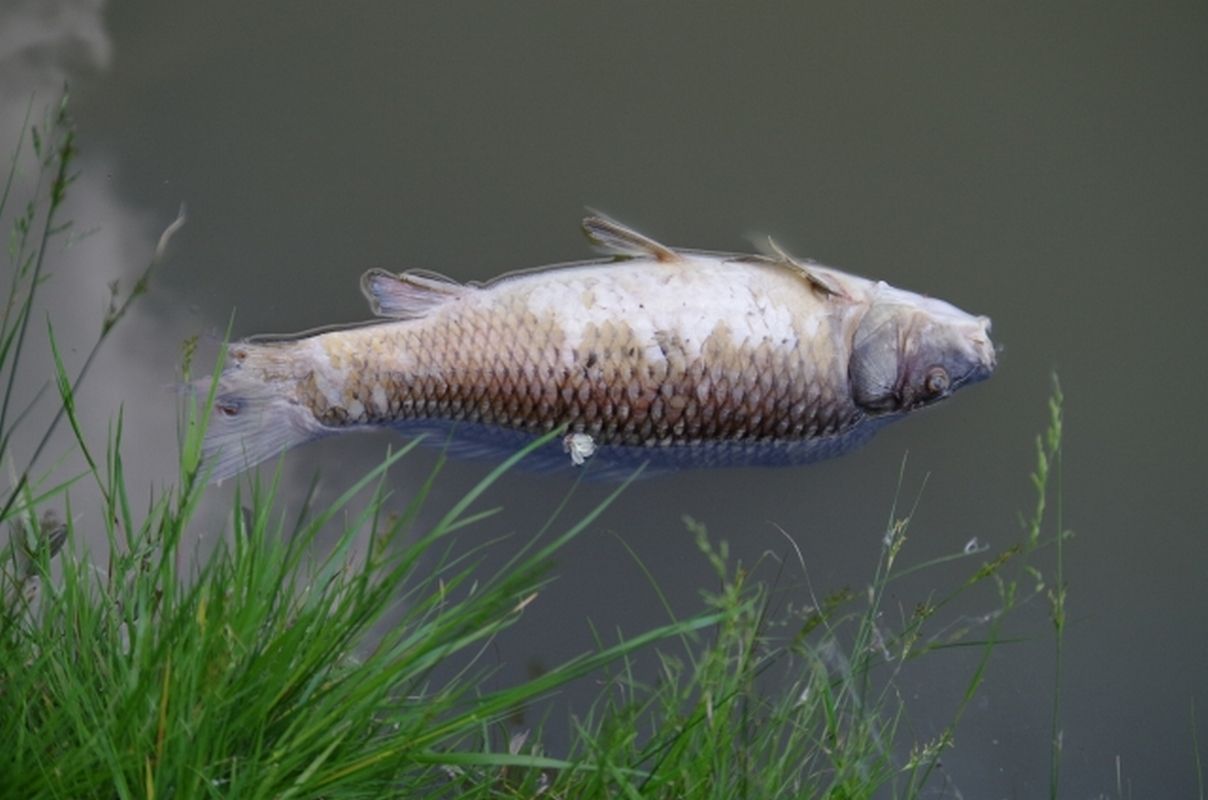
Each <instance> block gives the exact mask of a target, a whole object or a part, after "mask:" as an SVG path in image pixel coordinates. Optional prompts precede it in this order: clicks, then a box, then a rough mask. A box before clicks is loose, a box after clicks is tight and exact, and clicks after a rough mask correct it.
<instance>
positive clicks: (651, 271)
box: [205, 217, 994, 480]
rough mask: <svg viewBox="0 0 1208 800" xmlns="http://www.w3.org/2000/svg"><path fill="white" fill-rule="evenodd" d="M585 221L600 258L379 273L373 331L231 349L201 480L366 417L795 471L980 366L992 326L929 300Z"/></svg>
mask: <svg viewBox="0 0 1208 800" xmlns="http://www.w3.org/2000/svg"><path fill="white" fill-rule="evenodd" d="M584 228H585V230H586V231H587V233H588V235H589V236H590V237H591V238H592V239H593V240H594V241H595V242H596V243H597V244H598V245H600V246H602V247H603V248H604V249H606V250H607V251H608V252H609V253H611V255H612V258H611V259H608V260H604V261H595V262H583V263H579V264H570V265H564V266H557V267H549V268H544V269H540V270H533V271H528V272H520V273H513V274H510V275H505V276H503V277H501V278H497V279H495V280H493V281H491V282H489V283H486V284H460V283H456V282H454V281H451V280H449V279H447V278H444V277H442V276H439V275H435V274H433V273H426V272H406V273H403V274H401V275H392V274H389V273H386V272H383V271H371V272H369V273H367V274H366V275H365V277H364V279H363V281H362V285H363V289H364V291H365V294H366V295H367V297H368V298H369V300H370V303H371V305H372V308H373V310H374V312H375V313H376V314H378V315H379V316H380V317H384V318H386V319H387V321H380V322H376V323H368V324H366V325H364V326H361V327H356V328H351V329H344V330H336V331H331V332H328V333H320V334H316V335H311V336H304V337H301V338H297V339H294V340H290V341H279V342H271V343H250V342H245V343H237V344H234V345H232V346H231V348H230V352H229V360H228V364H227V367H226V369H225V371H224V373H223V375H222V377H221V382H220V386H219V391H218V399H217V402H216V405H215V412H214V416H213V418H212V419H211V421H210V428H209V431H208V434H207V440H206V447H205V451H206V458H207V462H208V464H209V465H211V467H212V477H213V478H214V479H216V480H217V479H221V478H224V477H227V476H229V475H231V474H234V473H236V472H238V471H240V470H241V469H243V468H245V467H247V466H250V465H252V464H254V463H257V462H259V461H262V460H264V459H266V458H269V457H272V456H273V455H275V454H277V453H278V452H280V451H282V450H284V449H286V448H288V447H290V446H293V445H295V444H299V443H301V442H303V441H306V440H308V439H313V438H317V437H319V436H323V435H329V434H331V433H336V432H339V431H343V430H350V429H355V428H365V427H375V426H376V427H384V426H390V427H397V428H401V429H403V430H405V431H406V430H410V431H423V430H431V429H433V428H437V429H440V428H441V427H445V428H447V427H448V426H450V425H452V426H453V430H454V434H453V435H454V439H455V440H456V439H458V438H460V439H462V440H463V441H468V442H469V443H470V444H471V445H472V446H484V445H485V446H487V447H488V448H489V449H504V448H515V447H518V446H520V445H522V444H523V443H524V442H525V441H526V440H528V439H531V438H532V437H533V436H535V435H539V434H542V433H546V432H548V431H551V430H553V429H555V428H559V427H564V428H565V430H566V432H567V434H568V436H572V435H573V436H577V437H578V438H577V439H576V441H577V442H588V443H590V447H589V450H590V452H591V457H590V458H591V460H592V461H593V462H594V461H603V462H605V463H606V464H611V465H621V466H629V465H636V464H638V463H641V462H643V461H649V462H653V463H654V464H655V465H656V466H664V467H669V466H707V465H742V464H774V463H801V462H805V461H812V460H817V459H819V458H823V457H827V456H831V455H835V454H838V453H840V452H843V451H845V450H847V449H850V448H851V447H852V446H854V445H855V444H858V443H859V442H861V441H863V440H865V439H866V438H868V436H870V435H871V434H872V432H874V431H875V430H876V429H877V428H878V427H879V426H880V425H881V424H883V423H884V422H886V421H889V420H890V419H894V418H896V417H898V416H901V415H902V414H904V413H906V412H908V411H911V410H913V409H915V408H918V407H920V406H923V405H929V404H931V403H933V402H935V401H937V400H940V399H942V398H944V397H947V396H948V395H950V394H951V393H952V391H954V390H955V389H956V388H958V387H959V386H962V385H965V384H968V383H972V382H974V381H977V380H980V379H982V378H985V377H987V376H988V375H989V374H990V373H991V372H992V370H993V368H994V349H993V347H992V345H991V344H990V340H989V335H988V333H989V320H988V319H986V318H985V317H973V316H971V315H968V314H965V313H964V312H962V311H960V310H959V309H956V308H955V307H953V306H950V305H948V304H947V303H943V302H942V301H938V300H934V299H930V298H924V297H921V296H919V295H915V294H912V293H910V292H905V291H902V290H898V289H894V288H892V287H889V286H887V285H885V284H883V283H874V282H871V281H868V280H866V279H863V278H859V277H856V276H853V275H848V274H846V273H843V272H840V271H838V270H834V269H830V268H827V267H822V266H819V265H815V264H809V263H803V262H800V261H797V260H795V259H793V258H792V257H790V256H788V255H787V254H785V253H783V252H782V251H780V250H778V249H775V248H774V246H773V252H772V254H771V255H767V256H742V255H731V254H717V253H705V252H698V251H689V250H678V249H672V248H669V247H666V246H664V245H661V244H659V243H658V242H655V241H653V240H651V239H649V238H647V237H645V236H643V235H642V234H639V233H637V232H636V231H632V230H630V229H628V228H625V227H623V226H621V225H619V224H618V223H615V222H613V221H611V220H607V219H603V218H599V217H589V218H588V219H587V220H585V221H584ZM584 437H586V438H584ZM546 457H547V458H557V459H558V460H559V463H561V462H565V463H567V464H569V463H570V460H571V459H570V458H569V457H568V456H566V455H565V454H558V455H557V456H554V455H552V454H550V453H547V454H546ZM578 460H581V459H580V458H576V461H578Z"/></svg>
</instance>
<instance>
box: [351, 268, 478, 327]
mask: <svg viewBox="0 0 1208 800" xmlns="http://www.w3.org/2000/svg"><path fill="white" fill-rule="evenodd" d="M361 291H362V292H364V293H365V297H367V298H369V307H370V308H372V309H373V313H374V314H376V315H377V316H379V317H395V318H397V319H418V318H419V317H423V316H426V315H428V314H430V313H431V312H432V311H433V309H436V308H439V307H440V306H443V305H444V304H445V303H448V302H449V301H451V300H454V299H456V298H458V297H460V296H461V295H463V294H465V293H466V292H472V291H474V287H472V286H466V285H465V284H461V283H458V282H457V281H455V280H453V279H452V278H446V277H445V276H444V275H441V274H439V273H436V272H426V271H423V270H409V271H407V272H404V273H402V274H401V275H394V274H392V273H389V272H387V271H386V270H383V269H371V270H369V271H368V272H366V273H365V274H364V276H362V277H361Z"/></svg>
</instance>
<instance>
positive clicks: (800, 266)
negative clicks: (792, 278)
mask: <svg viewBox="0 0 1208 800" xmlns="http://www.w3.org/2000/svg"><path fill="white" fill-rule="evenodd" d="M760 249H761V250H763V251H764V253H765V255H767V257H768V258H769V259H770V260H772V261H775V262H776V263H777V264H779V265H780V266H782V267H785V268H787V269H791V270H793V271H794V272H797V273H799V274H801V276H802V277H804V278H805V279H806V280H807V281H809V284H810V286H812V287H813V288H814V290H815V291H817V292H819V293H821V294H822V295H824V296H826V297H845V296H846V293H845V292H844V291H843V288H842V287H841V286H839V284H837V283H836V282H835V281H834V280H833V279H832V278H831V277H830V276H829V275H826V274H824V273H822V272H820V271H819V270H816V269H814V265H813V264H811V263H809V262H803V261H799V260H797V259H796V258H794V257H793V256H792V255H790V254H789V253H788V252H787V251H785V250H784V248H782V247H781V246H780V245H779V244H777V243H776V240H775V239H773V238H772V237H771V236H769V237H768V238H767V245H766V247H761V248H760Z"/></svg>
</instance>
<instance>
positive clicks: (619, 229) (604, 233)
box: [583, 215, 680, 263]
mask: <svg viewBox="0 0 1208 800" xmlns="http://www.w3.org/2000/svg"><path fill="white" fill-rule="evenodd" d="M583 232H584V233H586V234H587V238H588V239H591V241H592V242H593V243H594V244H595V245H596V246H597V247H599V248H600V249H601V250H603V251H604V252H606V253H611V254H612V255H614V256H621V257H623V258H653V259H654V260H655V261H662V262H664V263H666V262H671V261H679V260H680V255H679V253H677V252H675V251H674V250H672V249H671V248H670V247H667V246H666V245H664V244H659V243H658V242H656V241H655V240H654V239H651V238H650V237H649V236H644V235H643V234H640V233H638V232H637V231H635V230H634V229H633V228H627V227H625V226H624V225H622V224H621V223H619V222H617V221H616V220H611V219H608V218H607V217H603V216H599V215H592V216H590V217H587V218H586V219H584V220H583Z"/></svg>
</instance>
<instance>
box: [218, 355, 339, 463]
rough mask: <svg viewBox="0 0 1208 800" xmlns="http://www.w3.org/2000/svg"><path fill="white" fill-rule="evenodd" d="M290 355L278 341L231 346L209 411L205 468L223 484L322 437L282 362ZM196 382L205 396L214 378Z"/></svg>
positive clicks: (318, 426)
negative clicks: (201, 384) (299, 398)
mask: <svg viewBox="0 0 1208 800" xmlns="http://www.w3.org/2000/svg"><path fill="white" fill-rule="evenodd" d="M290 357H291V356H290V354H289V353H288V352H286V350H285V348H283V347H282V346H281V345H278V344H268V345H254V344H246V343H240V344H237V345H232V346H231V349H230V352H229V354H228V360H227V366H226V367H225V369H224V370H223V372H222V375H221V376H220V377H219V379H218V389H217V392H216V394H215V397H214V406H213V408H212V409H211V411H210V420H209V424H208V426H207V427H206V436H205V441H204V442H203V443H202V469H203V470H208V471H209V479H210V481H211V482H214V483H218V482H221V481H223V480H225V479H227V478H230V477H233V476H234V475H237V474H238V473H240V472H242V471H243V470H245V469H250V468H251V467H253V466H255V465H256V464H259V463H261V462H262V461H267V460H268V459H270V458H272V457H274V456H276V455H279V454H281V453H283V452H285V451H286V450H288V449H290V448H291V447H294V446H296V445H299V444H302V443H303V442H307V441H309V440H311V439H314V438H316V437H317V436H318V435H320V433H321V430H322V426H320V425H319V423H318V421H317V420H316V419H315V417H314V414H312V413H311V412H310V410H309V409H307V408H306V407H305V406H302V405H300V404H299V403H298V401H297V399H296V394H295V392H294V391H293V390H294V389H295V387H296V385H297V381H296V380H293V379H291V378H290V377H289V374H288V371H287V370H284V369H282V368H281V367H282V366H285V365H287V364H288V359H289V358H290ZM204 383H205V385H204V386H197V385H195V391H197V392H198V393H199V394H201V395H202V396H204V394H205V393H206V392H207V391H208V390H209V381H208V380H207V381H205V382H204Z"/></svg>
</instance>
